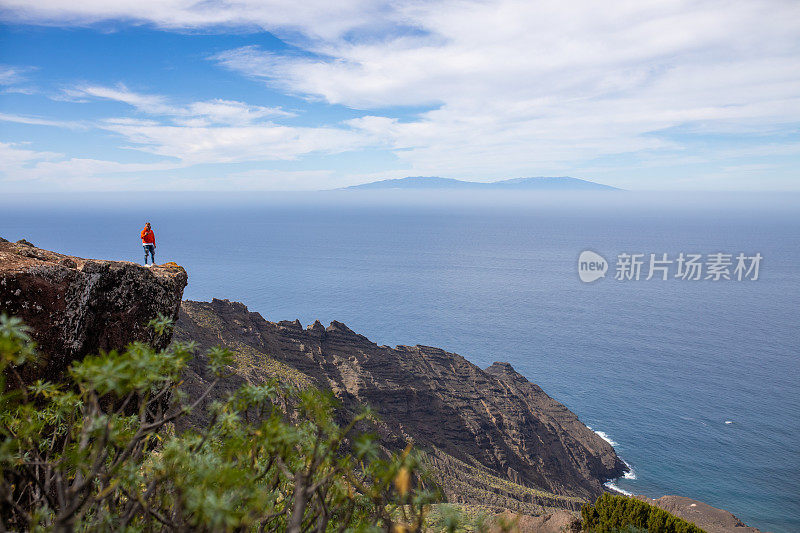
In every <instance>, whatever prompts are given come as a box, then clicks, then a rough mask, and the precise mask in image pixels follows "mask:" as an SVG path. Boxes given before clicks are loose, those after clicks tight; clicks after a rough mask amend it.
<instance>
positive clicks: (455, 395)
mask: <svg viewBox="0 0 800 533" xmlns="http://www.w3.org/2000/svg"><path fill="white" fill-rule="evenodd" d="M175 339H176V340H182V341H189V340H194V341H197V342H198V343H199V344H200V347H201V348H208V347H211V346H214V345H217V344H221V345H223V346H227V347H228V348H230V349H232V350H233V351H234V352H236V353H237V354H238V362H237V365H238V374H239V376H240V379H242V380H248V381H254V380H255V381H257V380H260V379H267V378H269V377H270V376H271V375H277V376H278V377H280V378H281V379H287V380H290V381H293V382H295V383H298V382H301V381H303V380H305V382H307V383H310V384H313V385H314V386H317V387H320V388H324V389H330V390H332V391H333V392H334V393H335V394H336V395H337V396H338V397H339V398H340V399H341V400H342V402H343V404H344V405H345V407H352V408H355V406H357V405H359V404H360V405H363V404H368V405H370V406H371V407H373V408H374V409H375V410H376V411H377V412H378V414H379V415H380V417H381V419H382V421H383V426H382V430H381V437H382V439H383V442H384V443H385V444H386V445H387V446H388V447H402V446H404V445H405V442H406V441H407V440H413V441H414V442H415V443H416V445H417V446H418V447H419V448H421V449H423V450H426V451H427V452H429V454H430V457H431V463H432V464H433V465H434V466H436V467H437V469H438V470H439V471H440V472H442V479H443V480H444V485H445V489H446V490H447V492H448V496H449V497H450V498H451V500H455V501H465V502H475V503H482V504H487V503H489V504H491V505H494V506H495V507H497V508H514V507H515V506H514V505H511V504H509V501H512V500H513V501H516V502H527V503H535V504H536V505H538V507H537V508H536V509H537V510H541V509H542V508H543V507H562V508H570V509H579V507H580V501H581V500H583V501H585V500H586V499H590V498H594V497H596V496H597V495H599V494H600V493H601V492H602V491H603V485H602V483H603V481H604V480H606V479H610V478H614V477H618V476H620V475H621V474H622V473H623V472H624V470H625V466H624V464H623V463H622V461H621V460H620V459H619V458H618V457H617V456H616V454H615V453H614V450H613V448H612V447H611V446H610V445H609V444H608V443H606V442H605V441H604V440H603V439H601V438H600V437H598V436H597V435H596V434H595V433H594V432H592V431H591V430H589V429H588V428H587V427H586V426H584V425H583V424H582V423H581V422H580V421H579V420H578V418H577V417H576V416H575V415H574V414H573V413H571V412H570V411H569V410H568V409H567V408H566V407H564V406H563V405H561V404H560V403H558V402H557V401H555V400H553V399H552V398H550V397H549V396H548V395H547V394H545V393H544V392H543V391H542V389H540V388H539V387H537V386H536V385H534V384H532V383H529V382H528V381H527V380H526V379H525V378H524V377H523V376H521V375H520V374H518V373H516V372H515V371H514V369H513V368H512V367H511V365H509V364H508V363H496V364H494V365H492V366H491V367H490V368H488V369H487V370H485V371H484V370H481V369H480V368H478V367H477V366H475V365H474V364H472V363H470V362H469V361H467V360H466V359H464V358H463V357H461V356H460V355H457V354H453V353H448V352H446V351H444V350H441V349H438V348H432V347H428V346H398V347H396V348H389V347H387V346H378V345H376V344H375V343H373V342H371V341H370V340H369V339H367V338H366V337H364V336H362V335H358V334H357V333H355V332H353V331H352V330H351V329H349V328H348V327H347V326H345V325H344V324H342V323H340V322H333V323H332V324H331V325H330V326H329V327H328V328H324V327H323V326H322V324H320V323H319V322H318V321H317V322H315V323H314V324H313V325H311V326H309V327H308V328H307V329H305V330H303V329H302V328H301V327H299V324H298V323H296V322H287V321H284V322H280V323H273V322H268V321H266V320H264V319H263V318H262V317H261V315H259V314H258V313H251V312H248V311H247V309H246V308H245V307H244V306H242V305H241V304H237V303H233V302H228V301H226V300H214V301H213V302H211V303H204V302H184V303H183V305H182V307H181V314H180V319H179V321H178V325H177V328H176V332H175ZM260 367H261V368H260ZM262 369H271V370H262ZM193 372H194V373H195V374H194V376H192V377H193V378H194V379H197V380H202V379H204V378H203V369H202V365H200V364H199V363H198V364H197V365H196V366H195V367H193ZM448 489H450V490H448ZM562 496H564V497H566V498H561V497H562ZM570 498H572V499H570ZM512 503H513V502H512ZM516 508H518V509H519V510H520V511H524V512H531V507H530V506H528V507H525V506H521V507H520V506H517V507H516Z"/></svg>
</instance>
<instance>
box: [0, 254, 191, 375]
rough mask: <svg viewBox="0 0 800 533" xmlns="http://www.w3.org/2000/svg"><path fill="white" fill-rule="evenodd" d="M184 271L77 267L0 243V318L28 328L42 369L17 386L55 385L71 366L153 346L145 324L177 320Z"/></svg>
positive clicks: (110, 264) (91, 263)
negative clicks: (161, 318)
mask: <svg viewBox="0 0 800 533" xmlns="http://www.w3.org/2000/svg"><path fill="white" fill-rule="evenodd" d="M186 282H187V275H186V271H185V270H184V269H183V268H181V267H179V266H177V265H174V263H173V264H168V265H162V266H154V267H152V268H145V267H143V266H141V265H138V264H135V263H130V262H123V261H101V260H95V259H82V258H80V257H72V256H67V255H62V254H58V253H55V252H49V251H47V250H41V249H39V248H36V247H35V246H33V245H32V244H31V243H29V242H27V241H24V240H23V241H19V242H17V243H10V242H8V241H5V240H0V313H6V314H8V315H13V316H17V317H19V318H22V319H23V320H24V321H25V323H26V324H27V325H28V326H30V327H31V330H32V331H31V334H32V337H33V339H34V340H35V341H36V343H37V345H38V349H39V352H40V354H41V355H42V356H43V362H42V364H41V365H39V366H38V367H37V368H35V369H33V368H28V369H26V371H25V372H24V373H23V379H25V380H29V379H30V380H32V379H36V378H43V379H57V378H58V377H59V376H60V375H61V374H62V373H63V372H64V371H65V370H66V368H67V367H68V366H69V364H70V362H72V361H73V360H75V359H77V358H80V357H83V356H85V355H87V354H91V353H98V352H99V351H101V350H103V351H110V350H113V349H121V348H124V347H125V345H127V344H128V343H130V342H133V341H144V342H148V343H150V344H153V345H154V346H155V347H156V348H163V347H166V345H167V344H168V343H169V342H170V339H169V335H165V336H163V337H161V338H159V339H156V338H155V335H154V333H153V331H152V330H151V329H148V327H147V324H148V322H150V320H152V319H153V318H155V317H157V316H158V314H159V313H161V314H163V315H165V316H170V317H173V318H177V314H178V308H179V307H180V302H181V298H182V296H183V289H184V287H185V286H186Z"/></svg>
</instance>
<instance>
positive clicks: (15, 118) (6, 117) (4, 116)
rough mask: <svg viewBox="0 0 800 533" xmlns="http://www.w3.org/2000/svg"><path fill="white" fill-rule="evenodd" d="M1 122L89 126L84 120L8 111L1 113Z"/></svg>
mask: <svg viewBox="0 0 800 533" xmlns="http://www.w3.org/2000/svg"><path fill="white" fill-rule="evenodd" d="M0 122H15V123H17V124H29V125H34V126H53V127H56V128H67V129H86V128H87V127H88V125H87V124H85V123H83V122H75V121H69V120H50V119H46V118H41V117H31V116H25V115H11V114H8V113H0Z"/></svg>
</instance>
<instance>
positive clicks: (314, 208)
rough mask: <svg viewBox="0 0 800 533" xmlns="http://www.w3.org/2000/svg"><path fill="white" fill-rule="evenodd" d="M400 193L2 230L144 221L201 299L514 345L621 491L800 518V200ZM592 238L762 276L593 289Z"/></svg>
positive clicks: (114, 213)
mask: <svg viewBox="0 0 800 533" xmlns="http://www.w3.org/2000/svg"><path fill="white" fill-rule="evenodd" d="M384 195H385V193H384ZM386 198H387V197H386V196H382V197H378V196H357V195H353V196H342V195H336V194H328V195H325V194H306V195H281V196H269V195H256V196H249V197H248V196H244V195H243V196H231V195H222V196H219V195H217V196H209V195H189V196H188V197H187V196H184V197H182V198H180V202H179V203H178V200H179V198H178V197H177V196H170V195H163V194H151V195H127V196H112V197H109V196H95V195H84V196H81V197H72V196H67V197H55V196H54V197H48V198H41V197H35V198H33V199H31V198H30V197H12V196H10V195H6V196H5V197H4V198H0V236H3V237H5V238H7V239H13V240H17V239H19V238H23V237H24V238H26V239H28V240H30V241H32V242H33V243H35V244H37V245H38V246H41V247H43V248H48V249H52V250H57V251H60V252H65V253H70V254H72V255H79V256H84V257H101V258H109V259H118V260H131V261H141V259H142V258H141V257H140V256H141V255H142V253H141V246H140V245H139V242H138V233H139V230H140V229H141V226H142V225H143V223H144V221H145V220H149V221H151V222H152V223H153V227H154V229H155V232H156V236H157V239H158V245H159V246H158V250H157V254H158V255H157V259H158V260H159V262H164V261H168V260H174V261H176V262H178V263H180V264H181V265H183V266H185V267H186V269H187V270H188V272H189V286H188V287H187V289H186V292H185V297H186V298H187V299H197V300H209V299H210V298H212V297H218V298H227V299H231V300H238V301H242V302H244V303H246V304H247V305H248V306H249V307H250V309H251V310H255V311H259V312H261V313H262V314H263V315H264V316H265V317H266V318H267V319H270V320H282V319H294V318H299V319H300V320H301V321H302V322H303V323H306V324H308V323H310V322H312V321H313V320H314V319H317V318H319V319H321V320H322V321H323V322H326V323H327V322H328V321H330V320H334V319H336V320H340V321H342V322H345V323H346V324H348V325H349V326H350V327H351V328H352V329H354V330H355V331H358V332H360V333H363V334H365V335H367V336H368V337H369V338H370V339H372V340H374V341H376V342H378V343H379V344H389V345H394V344H417V343H419V344H428V345H433V346H441V347H444V348H446V349H448V350H452V351H455V352H458V353H460V354H462V355H464V356H465V357H467V358H468V359H469V360H471V361H473V362H474V363H476V364H478V365H480V366H481V367H485V366H487V365H489V364H491V363H492V362H493V361H509V362H511V363H512V364H513V365H514V367H515V368H516V369H517V370H518V371H519V372H521V373H522V374H524V375H525V376H527V377H528V378H529V379H530V380H531V381H534V382H536V383H538V384H539V385H541V386H542V387H543V388H544V390H545V391H547V392H548V393H549V394H550V395H552V396H553V397H555V398H556V399H558V400H560V401H561V402H563V403H565V404H566V405H567V406H568V407H569V408H570V409H572V410H573V411H575V412H576V413H577V414H578V415H579V416H580V417H581V419H582V420H583V421H584V422H585V423H586V424H587V425H589V426H591V427H592V428H593V429H595V430H599V431H603V432H604V433H605V434H607V435H608V436H609V438H611V439H613V441H614V442H616V443H617V444H616V449H617V451H618V453H619V454H620V456H621V457H622V458H623V459H625V461H627V462H628V463H629V464H631V465H632V466H633V468H634V471H635V474H636V479H634V480H628V479H622V480H619V481H618V482H617V483H616V484H617V486H618V487H620V488H622V489H624V490H627V491H631V492H636V493H643V494H647V495H649V496H653V497H658V496H662V495H664V494H681V495H685V496H689V497H692V498H696V499H699V500H703V501H705V502H708V503H710V504H712V505H715V506H718V507H724V508H726V509H728V510H730V511H732V512H734V513H735V514H736V515H737V516H739V517H740V518H741V519H743V520H744V521H745V522H747V523H749V524H750V525H754V526H757V527H759V528H761V529H762V530H770V531H773V532H776V533H778V532H790V531H792V532H794V531H800V507H799V505H798V495H800V386H798V376H800V362H799V361H798V355H800V354H799V353H798V341H800V334H799V333H798V319H800V246H798V243H800V196H798V195H782V196H769V195H749V196H736V195H729V196H724V197H720V196H719V195H715V196H712V195H706V196H703V195H693V196H691V197H680V196H664V195H658V196H656V195H652V196H649V195H634V194H626V193H612V194H610V195H609V194H608V193H606V194H605V195H596V196H587V195H581V196H580V197H577V196H576V197H570V196H555V197H553V196H547V197H543V196H522V197H520V196H516V197H499V196H488V197H487V196H485V195H483V196H481V197H472V196H470V197H466V196H465V197H460V198H459V197H457V198H456V199H455V200H453V201H449V202H443V201H441V200H437V199H431V198H428V197H424V198H410V199H407V198H404V199H402V200H401V199H396V197H393V198H395V199H392V200H387V199H386ZM585 249H592V250H594V251H596V252H599V253H601V254H602V255H604V256H605V257H606V258H607V259H609V260H610V261H611V263H612V268H613V263H614V262H615V259H616V255H617V254H618V253H620V252H641V253H650V252H653V253H659V254H660V253H665V252H666V253H669V254H670V255H676V254H677V253H678V252H701V253H704V254H706V253H714V252H719V251H722V252H728V253H738V252H740V251H741V252H746V253H748V254H752V253H755V252H760V253H761V254H762V255H763V256H764V261H763V263H762V265H761V272H760V279H759V280H758V281H755V282H752V281H748V282H732V281H731V282H717V283H714V282H708V281H706V282H686V281H683V282H682V281H673V280H670V281H650V282H645V281H639V282H618V281H615V280H614V279H613V275H609V277H607V278H606V279H603V280H599V281H597V282H596V283H593V284H583V283H581V282H580V281H579V279H578V276H577V271H576V261H577V257H578V254H579V253H580V252H581V251H582V250H585ZM612 274H613V273H612ZM726 421H730V422H731V423H730V424H726Z"/></svg>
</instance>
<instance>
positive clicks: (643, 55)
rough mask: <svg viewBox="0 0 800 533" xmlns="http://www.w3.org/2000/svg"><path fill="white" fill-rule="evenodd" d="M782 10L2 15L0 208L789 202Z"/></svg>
mask: <svg viewBox="0 0 800 533" xmlns="http://www.w3.org/2000/svg"><path fill="white" fill-rule="evenodd" d="M798 134H800V2H798V1H797V0H786V1H783V0H751V1H731V0H724V1H723V0H692V1H683V0H647V1H642V0H605V1H603V2H597V1H595V0H586V1H582V0H573V1H565V0H560V1H532V0H525V1H517V0H487V1H481V2H474V1H469V0H427V1H420V0H413V1H403V0H396V1H391V2H383V1H378V0H374V1H367V0H337V1H336V2H331V1H330V0H305V1H303V2H297V1H288V0H284V1H276V0H231V1H217V0H205V1H193V0H136V1H130V0H125V1H119V0H80V1H77V2H76V1H75V0H71V1H66V0H36V2H31V1H30V0H0V193H2V192H3V191H6V192H60V191H130V190H136V191H149V190H156V191H157V190H176V191H184V190H187V191H188V190H198V191H202V190H211V191H227V190H316V189H329V188H336V187H342V186H347V185H353V184H357V183H364V182H369V181H375V180H379V179H387V178H400V177H405V176H443V177H450V178H458V179H464V180H471V181H495V180H500V179H508V178H519V177H528V176H567V175H568V176H574V177H579V178H584V179H589V180H593V181H597V182H600V183H605V184H608V185H613V186H616V187H621V188H625V189H630V190H710V191H727V190H731V191H762V190H764V191H800V170H798V169H800V135H798Z"/></svg>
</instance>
